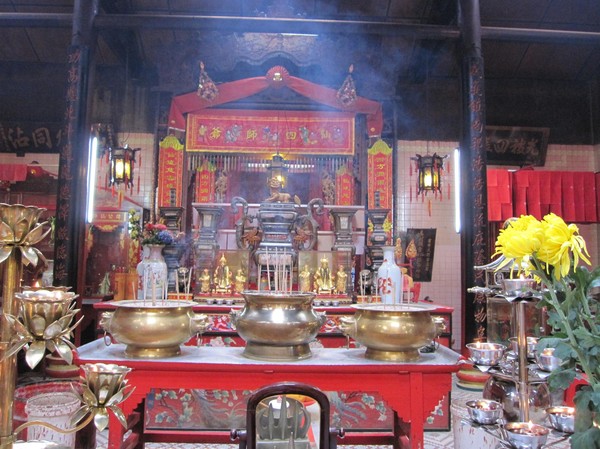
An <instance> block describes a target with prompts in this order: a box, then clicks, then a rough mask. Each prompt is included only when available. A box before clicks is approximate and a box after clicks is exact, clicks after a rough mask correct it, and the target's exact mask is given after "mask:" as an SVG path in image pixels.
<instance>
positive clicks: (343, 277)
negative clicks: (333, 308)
mask: <svg viewBox="0 0 600 449" xmlns="http://www.w3.org/2000/svg"><path fill="white" fill-rule="evenodd" d="M335 289H336V292H337V293H339V294H340V295H345V294H346V293H347V292H348V274H347V273H346V269H345V268H344V266H343V265H340V266H339V268H338V272H337V274H336V281H335Z"/></svg>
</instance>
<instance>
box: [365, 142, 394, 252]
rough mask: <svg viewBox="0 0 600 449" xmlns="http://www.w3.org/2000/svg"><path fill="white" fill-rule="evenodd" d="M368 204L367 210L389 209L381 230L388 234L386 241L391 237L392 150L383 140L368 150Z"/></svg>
mask: <svg viewBox="0 0 600 449" xmlns="http://www.w3.org/2000/svg"><path fill="white" fill-rule="evenodd" d="M367 155H368V172H369V180H368V187H369V189H368V190H369V191H368V204H369V209H375V208H378V207H381V208H383V209H390V212H389V213H388V217H387V218H386V219H385V222H384V224H383V229H384V230H385V231H386V233H387V234H388V241H391V235H392V207H393V204H392V203H393V201H392V186H393V184H394V183H393V179H392V165H393V164H392V148H391V147H390V146H389V145H388V144H387V143H385V142H384V141H383V140H378V141H377V142H375V143H374V144H373V146H372V147H371V148H369V150H368V152H367Z"/></svg>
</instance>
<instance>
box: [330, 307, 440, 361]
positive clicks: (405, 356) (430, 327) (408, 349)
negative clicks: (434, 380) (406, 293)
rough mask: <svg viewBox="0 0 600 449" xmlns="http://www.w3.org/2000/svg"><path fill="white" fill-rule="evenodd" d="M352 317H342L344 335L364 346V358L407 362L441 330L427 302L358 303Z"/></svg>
mask: <svg viewBox="0 0 600 449" xmlns="http://www.w3.org/2000/svg"><path fill="white" fill-rule="evenodd" d="M353 307H355V308H356V313H355V314H354V316H352V317H342V318H341V319H340V321H341V322H340V327H341V330H342V332H343V333H344V334H346V335H348V336H350V337H351V338H354V339H355V340H356V341H357V342H359V343H360V344H361V345H364V346H366V347H367V350H366V352H365V357H367V358H370V359H376V360H387V361H398V362H410V361H416V360H418V359H419V357H420V353H419V349H420V348H422V347H424V346H426V345H428V344H430V343H431V342H432V340H433V339H434V338H435V337H436V336H437V335H439V333H441V329H440V328H439V325H438V324H437V323H436V322H435V321H434V319H433V318H432V316H431V314H430V311H431V310H433V307H432V306H430V305H428V304H361V305H356V306H353Z"/></svg>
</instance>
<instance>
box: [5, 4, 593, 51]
mask: <svg viewBox="0 0 600 449" xmlns="http://www.w3.org/2000/svg"><path fill="white" fill-rule="evenodd" d="M72 17H73V16H72V14H54V13H19V12H2V13H0V27H6V28H15V27H25V28H27V27H48V28H53V27H70V26H71V25H72ZM94 26H95V27H96V28H98V29H111V28H112V29H115V28H123V29H125V28H138V29H188V30H189V29H198V30H202V29H210V30H217V31H243V32H257V33H299V34H323V33H342V34H350V33H356V34H374V35H394V36H407V37H413V38H418V39H459V38H460V30H459V28H458V27H456V26H450V25H424V24H413V23H398V22H388V21H369V20H329V19H303V18H285V19H282V18H275V19H273V18H265V17H234V16H198V15H164V14H103V13H99V14H98V15H97V17H96V20H95V22H94ZM481 37H482V39H490V40H497V41H514V42H528V43H534V42H535V43H554V44H573V43H594V44H597V43H600V33H598V32H589V31H569V30H550V29H533V28H510V27H490V26H482V27H481Z"/></svg>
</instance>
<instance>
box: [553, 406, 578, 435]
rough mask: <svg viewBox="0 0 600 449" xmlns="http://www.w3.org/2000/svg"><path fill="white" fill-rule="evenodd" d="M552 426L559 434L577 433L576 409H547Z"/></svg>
mask: <svg viewBox="0 0 600 449" xmlns="http://www.w3.org/2000/svg"><path fill="white" fill-rule="evenodd" d="M546 413H547V414H548V419H549V420H550V425H551V426H552V427H553V428H554V429H555V430H558V431H559V432H563V433H573V432H575V408H573V407H550V408H547V409H546Z"/></svg>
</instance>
